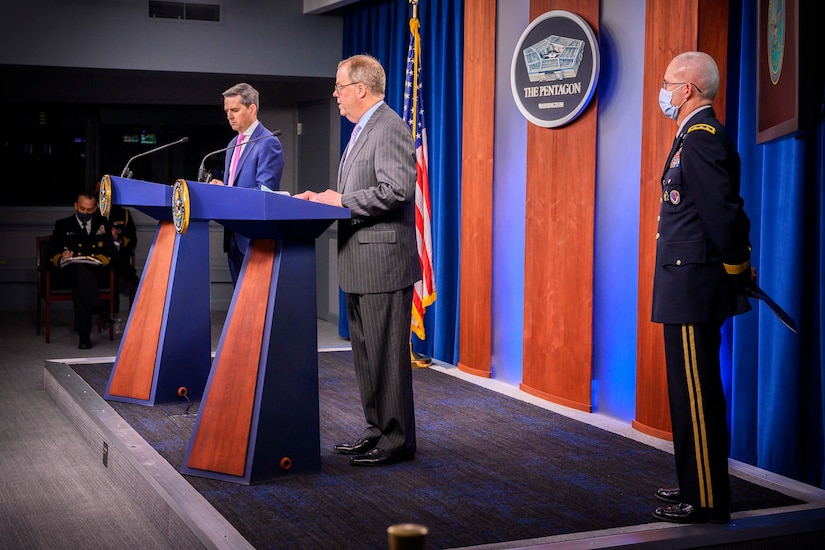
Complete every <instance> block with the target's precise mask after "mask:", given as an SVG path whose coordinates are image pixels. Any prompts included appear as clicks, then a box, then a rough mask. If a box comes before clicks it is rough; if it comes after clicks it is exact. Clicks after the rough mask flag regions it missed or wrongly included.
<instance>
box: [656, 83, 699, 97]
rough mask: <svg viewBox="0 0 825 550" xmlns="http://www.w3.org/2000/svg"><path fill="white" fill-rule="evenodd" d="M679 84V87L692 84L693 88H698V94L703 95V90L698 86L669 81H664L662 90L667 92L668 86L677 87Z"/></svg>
mask: <svg viewBox="0 0 825 550" xmlns="http://www.w3.org/2000/svg"><path fill="white" fill-rule="evenodd" d="M677 84H678V85H679V86H684V85H685V84H690V85H691V86H693V87H694V88H696V91H697V92H699V93H700V94H701V93H702V90H700V89H699V86H697V85H696V84H694V83H693V82H668V81H667V80H662V88H663V89H665V90H667V87H668V86H676V85H677Z"/></svg>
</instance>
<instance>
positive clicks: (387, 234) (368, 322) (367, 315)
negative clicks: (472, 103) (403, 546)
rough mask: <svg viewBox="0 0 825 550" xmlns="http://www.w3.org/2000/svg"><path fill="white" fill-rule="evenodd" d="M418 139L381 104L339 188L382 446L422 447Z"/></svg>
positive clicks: (369, 409)
mask: <svg viewBox="0 0 825 550" xmlns="http://www.w3.org/2000/svg"><path fill="white" fill-rule="evenodd" d="M415 179H416V168H415V145H414V143H413V140H412V136H411V134H410V129H409V127H408V126H407V125H406V123H405V122H404V121H403V120H402V119H401V117H399V116H398V115H397V114H396V113H395V112H394V111H393V110H392V109H390V108H389V107H387V105H386V104H382V105H380V106H379V107H378V109H377V110H376V111H375V113H373V115H372V116H371V117H370V119H369V121H368V122H367V123H366V126H365V127H364V128H363V129H362V130H361V132H360V135H359V136H358V140H357V141H356V142H355V144H354V146H353V147H352V150H351V151H349V152H348V153H346V155H345V157H344V158H343V159H342V161H341V165H340V167H339V173H338V192H339V193H341V194H342V197H341V203H342V205H343V206H345V207H346V208H349V209H350V211H351V212H352V219H351V220H342V221H340V222H339V233H338V239H339V240H338V275H339V279H340V284H341V288H342V290H343V291H344V292H345V293H346V294H347V320H348V321H349V329H350V338H351V342H352V355H353V361H354V363H355V373H356V378H357V381H358V388H359V392H360V395H361V402H362V404H363V407H364V416H365V418H366V421H367V429H366V431H365V432H364V434H363V437H367V438H375V437H377V436H379V435H380V436H381V439H380V440H379V442H378V446H377V447H378V448H379V449H382V450H387V451H391V452H395V451H401V450H403V451H406V452H415V449H416V446H415V445H416V444H415V411H414V407H413V391H412V368H411V365H410V348H409V341H410V314H411V311H412V286H413V284H414V283H415V282H416V281H417V280H418V279H420V278H421V266H420V263H419V260H418V252H417V248H416V241H415Z"/></svg>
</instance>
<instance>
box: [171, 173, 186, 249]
mask: <svg viewBox="0 0 825 550" xmlns="http://www.w3.org/2000/svg"><path fill="white" fill-rule="evenodd" d="M172 221H173V222H174V223H175V231H177V232H178V233H179V234H180V235H183V234H184V233H186V230H187V229H189V185H188V184H187V183H186V180H183V179H180V180H177V181H176V182H175V185H174V186H173V187H172Z"/></svg>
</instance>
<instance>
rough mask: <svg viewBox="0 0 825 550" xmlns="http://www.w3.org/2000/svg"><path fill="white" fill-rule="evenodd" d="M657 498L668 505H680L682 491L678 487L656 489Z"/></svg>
mask: <svg viewBox="0 0 825 550" xmlns="http://www.w3.org/2000/svg"><path fill="white" fill-rule="evenodd" d="M656 498H658V499H659V500H661V501H662V502H667V503H668V504H679V503H680V502H682V491H680V490H679V488H678V487H673V488H666V487H659V488H658V489H656Z"/></svg>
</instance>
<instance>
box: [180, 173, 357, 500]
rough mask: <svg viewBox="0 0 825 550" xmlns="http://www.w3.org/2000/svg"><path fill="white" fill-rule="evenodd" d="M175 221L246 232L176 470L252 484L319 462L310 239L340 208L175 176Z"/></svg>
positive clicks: (342, 215)
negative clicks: (234, 281) (191, 427)
mask: <svg viewBox="0 0 825 550" xmlns="http://www.w3.org/2000/svg"><path fill="white" fill-rule="evenodd" d="M172 201H173V203H174V211H175V214H174V222H175V226H176V228H177V229H178V231H180V232H181V233H182V235H181V239H182V240H184V239H186V237H187V236H188V230H187V229H186V228H187V226H188V224H189V223H191V220H205V219H210V220H214V221H216V222H218V223H220V224H222V225H223V226H225V227H226V228H228V229H230V230H232V231H234V232H236V233H239V234H241V235H244V236H246V237H249V238H250V239H252V241H251V244H250V247H249V250H248V251H247V253H246V257H245V258H244V263H243V267H242V268H241V273H240V275H239V278H238V282H237V284H236V287H235V291H234V294H233V296H232V302H231V304H230V307H229V312H228V313H227V317H226V321H225V323H224V327H223V332H222V334H221V339H220V342H219V343H218V347H217V351H216V353H215V358H214V359H213V361H212V368H211V370H210V373H209V378H208V380H207V383H206V389H205V390H204V392H203V398H202V400H201V403H200V409H199V410H198V418H197V421H196V423H195V427H194V430H193V432H192V436H191V438H190V441H189V445H188V447H187V449H186V455H185V456H184V459H183V466H182V467H181V472H182V473H184V474H190V475H196V476H200V477H208V478H213V479H220V480H224V481H231V482H235V483H242V484H247V485H248V484H252V483H259V482H264V481H270V480H273V479H277V478H280V477H284V476H286V475H291V474H296V473H308V472H315V471H319V470H320V469H321V450H320V425H319V422H320V421H319V411H318V334H317V312H316V297H315V292H316V291H315V239H316V238H317V237H319V236H320V235H321V234H322V233H323V232H324V230H326V228H327V227H329V225H330V224H331V223H332V222H334V221H335V220H338V219H348V218H349V217H350V212H349V210H347V209H346V208H336V207H333V206H327V205H323V204H317V203H310V202H307V201H304V200H300V199H296V198H294V197H289V196H284V195H281V194H278V193H271V192H266V191H259V190H256V189H243V188H231V187H224V186H218V185H210V184H204V183H198V182H191V181H185V180H178V182H177V183H176V184H175V187H174V188H173V191H172Z"/></svg>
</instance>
